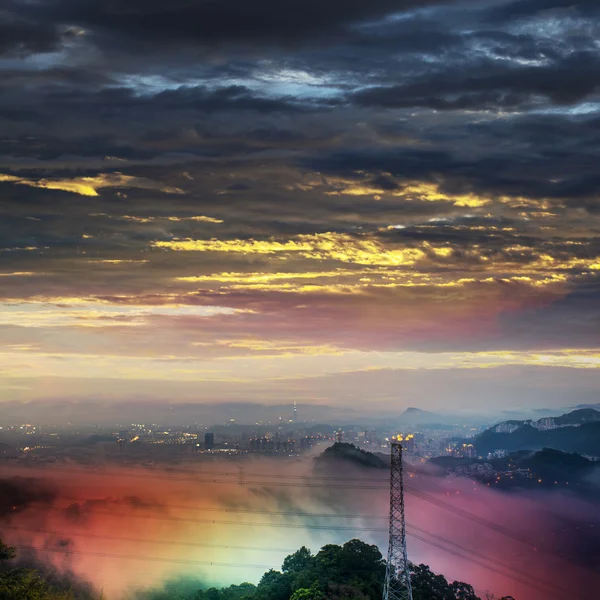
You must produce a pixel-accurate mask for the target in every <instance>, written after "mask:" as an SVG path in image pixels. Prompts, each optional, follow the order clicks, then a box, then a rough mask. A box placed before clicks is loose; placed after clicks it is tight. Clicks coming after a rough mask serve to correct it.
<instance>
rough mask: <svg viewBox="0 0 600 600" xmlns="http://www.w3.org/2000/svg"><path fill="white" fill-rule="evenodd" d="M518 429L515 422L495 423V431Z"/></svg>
mask: <svg viewBox="0 0 600 600" xmlns="http://www.w3.org/2000/svg"><path fill="white" fill-rule="evenodd" d="M517 429H519V426H518V425H516V424H515V423H500V425H496V433H512V432H513V431H516V430H517Z"/></svg>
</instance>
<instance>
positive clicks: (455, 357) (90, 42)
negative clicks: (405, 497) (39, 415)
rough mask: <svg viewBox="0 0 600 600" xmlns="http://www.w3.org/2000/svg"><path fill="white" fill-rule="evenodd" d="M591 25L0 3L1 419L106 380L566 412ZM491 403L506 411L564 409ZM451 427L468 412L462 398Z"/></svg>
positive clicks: (588, 207) (382, 13) (580, 8)
mask: <svg viewBox="0 0 600 600" xmlns="http://www.w3.org/2000/svg"><path fill="white" fill-rule="evenodd" d="M598 13H599V11H598V9H597V6H596V4H595V3H594V2H591V1H590V2H561V1H558V0H557V1H554V0H526V1H523V2H512V1H510V0H503V1H500V2H493V3H489V2H484V3H463V2H435V1H432V2H420V1H414V2H413V1H402V0H378V1H375V2H341V1H339V2H338V1H337V0H336V1H334V2H327V3H323V2H316V0H308V1H304V2H292V3H291V4H290V3H289V2H287V3H283V4H282V3H277V2H272V1H271V0H260V1H259V2H254V3H251V5H250V4H248V3H245V2H241V1H240V2H238V1H237V0H235V1H234V0H231V1H222V2H211V1H207V2H191V3H190V2H183V1H175V2H164V1H159V0H153V1H151V2H141V1H139V2H138V1H137V0H127V1H124V2H121V1H119V2H117V1H110V2H106V1H104V2H99V1H96V0H89V1H86V2H80V1H75V0H51V1H49V2H22V1H17V0H11V1H10V2H8V3H6V6H5V7H4V6H3V11H2V12H1V14H0V34H3V35H0V40H1V41H0V131H1V132H2V133H1V134H0V202H1V206H0V211H1V215H0V216H1V218H0V281H1V285H0V342H1V343H2V344H4V346H5V347H6V348H7V350H6V351H4V352H3V361H2V362H3V364H2V367H1V368H2V376H3V380H2V381H3V383H2V385H3V386H4V387H3V389H6V390H9V392H8V396H7V398H8V399H11V398H19V399H24V400H27V399H31V398H34V397H35V398H40V395H41V396H43V394H40V392H39V390H40V389H42V385H41V382H42V381H46V379H45V378H47V377H54V378H55V384H54V386H53V388H52V389H53V390H57V391H55V393H53V395H54V394H56V395H60V393H61V390H62V391H64V393H65V394H66V395H67V396H68V397H69V398H74V397H76V396H78V395H80V394H81V390H82V381H83V382H85V381H89V382H92V381H97V378H98V377H99V376H100V374H101V373H102V372H106V371H110V373H111V376H112V377H114V380H113V381H121V382H124V381H127V382H128V384H127V385H128V386H130V387H128V388H127V389H134V387H135V390H136V391H135V393H134V392H131V393H130V396H136V397H139V396H140V394H142V395H143V394H147V395H148V397H149V398H151V399H156V400H158V399H159V398H163V397H164V391H162V389H161V391H160V392H159V391H158V389H159V388H158V387H156V385H153V384H149V383H148V382H149V381H154V382H156V381H159V380H166V379H170V380H171V381H172V383H173V385H174V386H175V385H178V384H181V385H182V386H183V387H182V388H181V389H183V388H184V387H185V385H188V384H190V382H197V383H198V385H201V383H202V382H204V383H202V385H206V386H207V387H206V390H207V394H208V396H210V397H211V399H214V400H216V399H218V395H219V394H223V397H225V396H227V397H228V398H229V399H231V397H233V395H235V394H236V393H243V394H247V398H248V399H249V400H251V401H262V400H263V398H268V399H269V400H268V401H269V402H271V401H275V399H276V397H277V395H279V396H281V395H282V394H284V395H285V394H286V393H291V391H290V389H286V388H285V385H287V384H285V383H281V382H288V384H289V385H290V386H291V385H293V386H294V389H295V393H297V394H299V396H298V397H300V396H302V397H303V398H310V397H312V398H313V401H314V402H317V401H320V402H331V403H334V404H339V403H341V402H342V398H343V396H344V393H347V394H350V393H352V389H351V388H352V387H353V386H352V384H351V383H349V382H350V381H351V379H350V378H351V376H352V374H353V373H358V374H362V373H368V372H370V371H369V369H373V370H374V371H372V372H373V373H378V374H379V381H380V382H381V386H382V388H385V389H382V390H380V391H379V392H378V393H379V394H381V395H382V396H385V397H386V398H391V397H392V396H393V395H394V394H395V391H396V390H397V386H398V382H397V381H395V380H394V381H393V383H391V382H392V379H391V376H389V377H388V376H387V375H385V376H384V374H383V373H384V372H385V373H388V371H394V370H395V371H394V373H395V376H398V377H400V378H402V377H405V378H408V377H409V375H410V374H414V373H415V372H417V373H422V372H426V371H427V372H433V371H435V372H436V379H435V381H436V385H437V386H438V387H439V389H438V393H436V392H435V391H434V390H433V389H432V388H431V387H427V388H426V389H427V393H426V394H425V396H423V395H419V397H420V398H422V402H423V404H424V405H435V404H436V403H443V399H440V394H441V390H443V389H445V388H447V387H448V386H449V385H450V382H451V374H452V373H453V372H460V373H461V377H462V378H464V379H465V380H469V381H470V380H478V378H479V377H482V376H483V375H482V374H481V373H482V372H485V377H486V378H487V379H486V381H487V382H488V383H489V382H491V381H494V382H495V383H496V384H497V385H499V386H500V387H502V386H501V385H500V384H501V383H502V379H503V377H504V376H503V375H502V373H504V371H503V369H511V368H517V366H518V365H522V366H523V368H524V369H534V371H535V372H539V370H543V371H544V372H545V373H546V376H548V377H549V376H550V374H551V373H554V374H557V373H559V372H565V373H569V376H568V379H569V382H570V384H571V385H572V390H573V392H572V394H573V396H577V395H580V396H581V397H582V398H583V397H586V398H587V395H588V394H589V385H590V384H589V381H588V380H587V379H586V380H585V381H584V380H583V379H581V378H578V377H579V376H578V375H577V374H578V373H579V374H581V372H583V371H585V372H586V373H587V375H586V377H594V376H595V374H596V373H597V372H600V371H597V366H598V363H597V356H598V342H597V340H598V336H599V335H600V312H599V309H598V306H599V305H600V304H599V302H598V299H599V298H600V291H599V289H600V288H599V287H598V284H599V281H600V279H599V277H600V244H599V242H598V239H599V236H600V210H599V204H598V197H597V190H598V185H599V184H600V178H599V176H598V168H597V162H598V160H597V159H598V154H599V152H600V146H599V143H598V131H599V128H600V90H599V89H598V78H597V77H596V73H597V72H598V67H599V66H600V50H599V48H598V44H597V39H598V36H599V35H600V15H599V14H598ZM542 365H544V366H542ZM561 369H565V371H560V370H561ZM527 372H529V371H527ZM36 377H37V380H36ZM330 377H334V378H336V377H340V380H339V382H340V385H341V389H340V390H335V389H333V388H328V387H327V381H329V379H328V378H330ZM303 379H306V381H307V384H306V385H307V388H306V389H304V388H303V383H302V381H303ZM540 379H541V378H540ZM426 380H427V377H425V376H423V377H422V379H421V380H420V382H421V384H424V381H426ZM36 381H37V383H36ZM444 381H446V383H447V384H448V386H446V385H445V384H444ZM515 381H518V382H519V385H520V386H521V389H522V390H523V393H522V394H516V393H513V392H514V390H512V391H511V394H512V396H511V397H512V398H516V397H518V398H519V402H521V403H527V402H529V403H531V404H532V405H533V404H535V405H539V406H543V405H545V404H546V398H548V401H551V403H553V404H554V405H562V404H563V403H564V401H563V400H561V398H559V396H558V395H553V396H552V398H550V397H549V396H548V391H547V389H545V388H544V386H543V384H542V383H541V382H539V383H538V384H537V387H536V386H533V387H531V386H530V384H529V381H530V380H529V379H528V378H527V377H525V376H524V377H523V378H517V379H516V380H515ZM248 382H252V386H253V387H252V388H249V387H248V385H249V383H248ZM277 382H280V383H277ZM292 382H293V383H292ZM38 384H39V385H38ZM184 384H185V385H184ZM319 385H321V386H323V390H325V389H327V392H323V393H319ZM278 386H281V387H278ZM101 388H102V393H101V394H100V396H101V397H102V398H107V397H110V398H114V397H116V396H117V395H118V393H117V392H118V390H119V389H121V388H120V387H119V385H116V384H114V383H108V382H107V383H106V384H105V385H102V386H101ZM185 389H186V390H188V388H185ZM424 389H425V388H424ZM499 389H500V388H499ZM502 389H504V387H502ZM11 390H12V391H11ZM140 390H145V391H143V392H140ZM307 390H310V391H307ZM415 390H418V385H416V384H415ZM544 391H545V393H546V397H545V396H544ZM128 393H129V392H128ZM183 393H184V392H182V394H183ZM184 395H185V397H186V398H191V397H192V396H193V394H192V395H189V394H188V391H186V392H185V394H184ZM462 400H464V402H465V403H467V404H468V403H469V402H475V401H476V402H478V403H483V404H485V402H486V401H487V400H486V394H481V393H480V392H479V391H478V390H476V389H475V388H473V390H472V391H470V392H469V393H467V394H466V395H465V397H464V398H463V399H462ZM462 400H461V401H462ZM505 401H506V402H508V401H509V399H505ZM353 402H355V403H356V404H361V402H360V401H359V400H358V399H355V400H353ZM499 402H500V403H501V402H502V399H499V398H495V399H494V400H493V401H492V400H490V401H489V403H490V406H497V405H498V403H499Z"/></svg>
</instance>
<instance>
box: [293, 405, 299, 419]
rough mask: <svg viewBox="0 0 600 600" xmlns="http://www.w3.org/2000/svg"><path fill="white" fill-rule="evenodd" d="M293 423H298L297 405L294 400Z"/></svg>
mask: <svg viewBox="0 0 600 600" xmlns="http://www.w3.org/2000/svg"><path fill="white" fill-rule="evenodd" d="M293 419H294V423H297V422H298V405H297V404H296V401H295V400H294V416H293Z"/></svg>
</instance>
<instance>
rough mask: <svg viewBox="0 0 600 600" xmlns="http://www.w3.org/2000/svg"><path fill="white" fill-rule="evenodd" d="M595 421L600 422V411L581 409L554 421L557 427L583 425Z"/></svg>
mask: <svg viewBox="0 0 600 600" xmlns="http://www.w3.org/2000/svg"><path fill="white" fill-rule="evenodd" d="M595 421H600V411H599V410H596V409H595V408H580V409H578V410H574V411H572V412H570V413H567V414H565V415H561V416H560V417H556V418H555V419H554V422H555V423H556V424H557V425H583V423H593V422H595Z"/></svg>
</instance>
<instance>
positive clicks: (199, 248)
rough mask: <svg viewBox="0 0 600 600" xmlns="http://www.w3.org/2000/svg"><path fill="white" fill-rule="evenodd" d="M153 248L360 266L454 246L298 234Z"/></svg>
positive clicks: (442, 254) (407, 260)
mask: <svg viewBox="0 0 600 600" xmlns="http://www.w3.org/2000/svg"><path fill="white" fill-rule="evenodd" d="M152 246H153V247H154V248H161V249H165V250H173V251H177V252H228V253H236V254H241V255H252V254H277V253H281V254H296V255H299V256H301V257H303V258H307V259H310V260H318V261H323V260H337V261H340V262H345V263H352V264H357V265H386V266H400V265H403V266H412V265H414V264H416V263H417V262H418V261H420V260H424V259H426V258H428V257H438V258H447V257H449V256H451V254H452V252H453V251H452V249H451V248H450V247H448V246H446V245H443V246H442V245H440V246H434V245H432V244H430V243H428V242H424V243H423V244H422V245H421V247H404V248H387V247H386V246H385V245H384V244H382V243H381V242H379V241H378V240H376V239H374V238H372V237H369V236H367V235H361V236H351V235H348V234H340V233H318V234H314V235H299V236H296V237H295V238H293V239H290V240H285V241H280V240H276V239H274V238H270V239H268V240H255V239H248V240H241V239H232V240H219V239H215V238H213V239H210V240H193V239H190V238H186V239H179V240H171V241H156V242H153V243H152Z"/></svg>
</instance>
